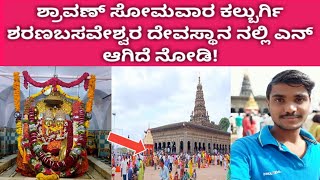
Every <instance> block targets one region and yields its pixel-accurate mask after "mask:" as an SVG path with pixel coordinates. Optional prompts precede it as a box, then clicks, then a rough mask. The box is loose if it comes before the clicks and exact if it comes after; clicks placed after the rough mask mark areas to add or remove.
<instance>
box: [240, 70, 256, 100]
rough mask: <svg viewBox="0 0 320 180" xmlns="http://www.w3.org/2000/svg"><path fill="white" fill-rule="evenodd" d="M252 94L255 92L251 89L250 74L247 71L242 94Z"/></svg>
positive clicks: (247, 95)
mask: <svg viewBox="0 0 320 180" xmlns="http://www.w3.org/2000/svg"><path fill="white" fill-rule="evenodd" d="M251 94H253V93H252V89H251V84H250V79H249V75H248V74H247V73H244V76H243V80H242V86H241V91H240V96H246V97H249V96H250V95H251Z"/></svg>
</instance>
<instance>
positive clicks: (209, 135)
mask: <svg viewBox="0 0 320 180" xmlns="http://www.w3.org/2000/svg"><path fill="white" fill-rule="evenodd" d="M225 120H226V119H222V120H221V121H220V123H219V125H216V124H214V122H210V119H209V115H208V111H207V110H206V106H205V100H204V95H203V90H202V84H201V80H200V77H199V83H198V85H197V91H196V99H195V106H194V110H193V111H192V113H191V116H190V120H189V121H186V122H179V123H174V124H168V125H164V126H161V127H156V128H152V129H151V132H152V136H153V143H154V150H155V151H159V150H165V151H166V152H168V153H182V152H183V153H186V152H187V153H195V152H197V151H201V150H205V151H208V152H210V153H213V152H214V150H217V151H220V152H229V151H230V133H228V132H227V128H228V126H229V124H228V122H225ZM227 121H228V120H227Z"/></svg>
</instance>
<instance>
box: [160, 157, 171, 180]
mask: <svg viewBox="0 0 320 180" xmlns="http://www.w3.org/2000/svg"><path fill="white" fill-rule="evenodd" d="M159 165H160V180H169V169H168V167H167V166H165V165H164V161H163V159H160V164H159Z"/></svg>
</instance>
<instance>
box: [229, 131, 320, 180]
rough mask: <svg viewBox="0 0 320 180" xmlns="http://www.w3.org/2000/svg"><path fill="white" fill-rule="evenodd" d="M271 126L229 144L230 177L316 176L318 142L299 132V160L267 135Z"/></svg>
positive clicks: (310, 179)
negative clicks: (302, 142) (303, 144)
mask: <svg viewBox="0 0 320 180" xmlns="http://www.w3.org/2000/svg"><path fill="white" fill-rule="evenodd" d="M271 128H272V126H265V127H264V128H263V129H262V130H261V131H260V132H258V133H256V134H254V135H252V136H247V137H244V138H241V139H238V140H237V141H235V142H234V143H233V144H232V146H231V164H230V166H231V179H241V180H246V179H254V180H259V179H279V180H283V179H288V180H289V179H290V180H301V179H302V180H319V179H320V144H319V143H317V141H316V140H315V139H314V137H313V136H312V135H311V134H310V133H308V132H307V131H305V130H303V129H301V130H300V135H301V136H302V137H303V138H304V140H305V141H306V143H307V149H306V152H305V154H304V156H303V157H302V158H301V159H300V158H299V157H298V156H297V155H295V154H293V153H291V152H290V150H289V149H288V148H287V147H286V146H285V145H284V144H282V143H279V142H278V141H277V140H276V139H275V138H274V137H273V136H272V134H271V132H270V129H271Z"/></svg>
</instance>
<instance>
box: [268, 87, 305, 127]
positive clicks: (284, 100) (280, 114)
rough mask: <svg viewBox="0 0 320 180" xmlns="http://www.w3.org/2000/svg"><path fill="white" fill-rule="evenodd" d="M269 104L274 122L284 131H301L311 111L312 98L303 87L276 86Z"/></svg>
mask: <svg viewBox="0 0 320 180" xmlns="http://www.w3.org/2000/svg"><path fill="white" fill-rule="evenodd" d="M267 103H268V106H269V111H270V114H271V117H272V120H273V122H274V123H275V125H277V126H278V127H279V128H280V129H283V130H296V129H299V128H300V127H301V126H302V124H303V123H304V122H305V120H306V118H307V116H308V112H309V109H310V97H309V94H308V92H307V90H306V88H305V87H304V86H303V85H295V84H293V85H292V86H289V85H287V84H283V83H279V84H275V85H273V86H272V90H271V93H270V97H269V99H268V100H267Z"/></svg>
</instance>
